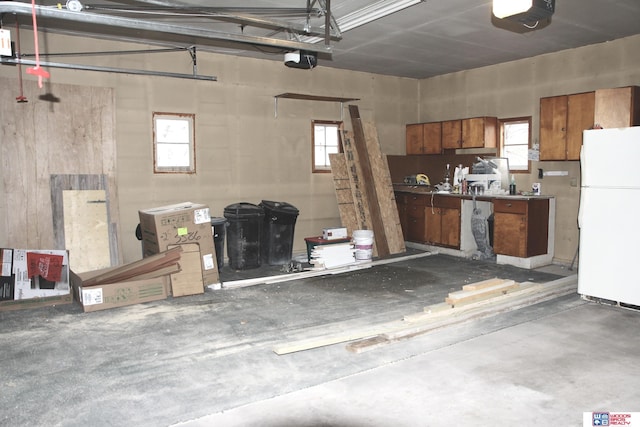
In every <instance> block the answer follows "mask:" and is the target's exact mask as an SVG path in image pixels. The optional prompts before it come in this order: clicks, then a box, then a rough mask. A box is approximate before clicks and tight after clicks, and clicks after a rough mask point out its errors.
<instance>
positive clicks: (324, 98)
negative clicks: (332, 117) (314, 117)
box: [273, 92, 360, 120]
mask: <svg viewBox="0 0 640 427" xmlns="http://www.w3.org/2000/svg"><path fill="white" fill-rule="evenodd" d="M280 98H284V99H299V100H303V101H321V102H339V103H340V120H342V118H343V109H344V103H345V102H351V101H359V100H360V99H359V98H341V97H336V96H322V95H307V94H304V93H291V92H287V93H281V94H280V95H276V96H274V97H273V99H274V103H275V105H274V106H275V117H278V99H280Z"/></svg>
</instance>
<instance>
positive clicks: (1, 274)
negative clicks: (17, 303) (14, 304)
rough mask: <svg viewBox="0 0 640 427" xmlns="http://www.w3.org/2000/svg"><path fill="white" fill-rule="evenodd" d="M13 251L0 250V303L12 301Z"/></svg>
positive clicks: (13, 280) (13, 279) (13, 278)
mask: <svg viewBox="0 0 640 427" xmlns="http://www.w3.org/2000/svg"><path fill="white" fill-rule="evenodd" d="M14 282H15V276H14V275H13V249H0V301H7V300H9V301H10V300H13V290H14Z"/></svg>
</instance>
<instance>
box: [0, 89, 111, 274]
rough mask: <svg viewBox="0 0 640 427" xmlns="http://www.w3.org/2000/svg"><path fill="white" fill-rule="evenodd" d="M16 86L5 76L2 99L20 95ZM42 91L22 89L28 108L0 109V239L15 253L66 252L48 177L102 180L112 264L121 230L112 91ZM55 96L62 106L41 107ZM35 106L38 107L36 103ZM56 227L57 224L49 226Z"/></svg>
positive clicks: (8, 104)
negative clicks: (19, 250)
mask: <svg viewBox="0 0 640 427" xmlns="http://www.w3.org/2000/svg"><path fill="white" fill-rule="evenodd" d="M17 88H18V80H17V79H15V78H6V77H0V93H3V94H7V95H10V94H12V93H13V94H16V90H17ZM43 92H44V91H43V90H42V89H39V88H38V85H25V87H24V95H25V96H26V97H27V98H28V99H29V101H30V102H27V103H20V104H16V103H15V102H13V103H11V102H3V103H0V117H2V126H0V141H2V143H0V158H1V159H2V160H3V167H4V169H3V179H2V180H0V194H1V195H2V202H3V203H2V204H0V236H2V237H3V242H4V245H6V246H7V247H14V248H49V249H64V237H62V238H58V236H59V235H62V234H63V230H62V226H63V222H62V221H60V220H59V219H60V218H62V215H61V211H62V207H61V206H62V203H60V210H59V211H57V210H56V209H55V207H54V206H52V202H53V200H52V198H53V197H58V196H59V199H58V200H59V201H60V202H61V201H62V194H61V193H60V194H57V195H54V194H53V193H52V191H51V189H52V188H53V187H51V186H50V178H51V177H52V176H54V175H55V174H77V173H78V172H79V171H81V172H82V173H84V174H91V175H95V176H101V175H103V176H104V177H105V179H104V181H105V184H106V185H104V186H103V187H101V188H104V189H105V190H107V191H108V196H109V197H110V200H111V203H110V204H109V208H108V212H109V220H110V227H111V226H113V229H112V230H110V235H111V239H112V241H113V242H114V243H113V248H112V256H113V258H112V265H117V264H118V262H120V260H121V256H120V251H119V249H118V240H117V233H116V231H117V229H118V228H119V225H118V224H119V221H118V217H119V208H118V197H117V194H116V174H115V170H116V159H117V157H118V156H117V155H116V138H115V102H114V100H115V91H114V89H112V88H105V87H96V86H75V85H64V84H58V83H47V87H46V94H45V93H43ZM43 95H45V96H47V97H49V96H54V95H55V97H57V98H59V100H60V101H61V102H55V103H46V102H41V101H38V98H39V97H41V96H43ZM31 101H33V102H31ZM57 188H59V189H62V190H89V189H91V190H97V189H101V188H96V187H93V188H89V187H87V186H82V185H81V186H78V187H75V186H74V187H69V186H60V187H57ZM52 225H53V226H52Z"/></svg>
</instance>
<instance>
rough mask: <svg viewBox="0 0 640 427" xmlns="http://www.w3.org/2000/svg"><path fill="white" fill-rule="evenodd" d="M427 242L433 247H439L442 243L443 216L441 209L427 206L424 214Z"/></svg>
mask: <svg viewBox="0 0 640 427" xmlns="http://www.w3.org/2000/svg"><path fill="white" fill-rule="evenodd" d="M424 219H425V241H426V242H427V243H430V244H432V245H439V244H440V242H441V241H442V216H441V213H440V208H434V207H431V206H427V207H426V209H425V213H424Z"/></svg>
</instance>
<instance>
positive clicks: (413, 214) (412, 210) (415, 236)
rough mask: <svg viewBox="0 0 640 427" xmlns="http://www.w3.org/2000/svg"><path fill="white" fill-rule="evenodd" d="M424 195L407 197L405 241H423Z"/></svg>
mask: <svg viewBox="0 0 640 427" xmlns="http://www.w3.org/2000/svg"><path fill="white" fill-rule="evenodd" d="M426 197H427V196H425V195H420V194H411V195H409V196H408V197H407V240H408V241H410V242H418V243H422V242H424V241H425V239H424V236H425V203H426Z"/></svg>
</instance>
